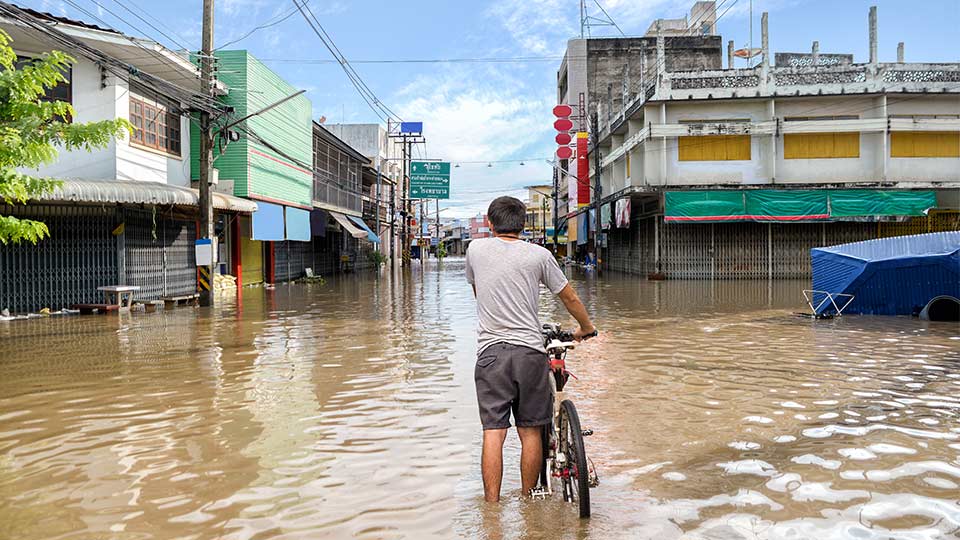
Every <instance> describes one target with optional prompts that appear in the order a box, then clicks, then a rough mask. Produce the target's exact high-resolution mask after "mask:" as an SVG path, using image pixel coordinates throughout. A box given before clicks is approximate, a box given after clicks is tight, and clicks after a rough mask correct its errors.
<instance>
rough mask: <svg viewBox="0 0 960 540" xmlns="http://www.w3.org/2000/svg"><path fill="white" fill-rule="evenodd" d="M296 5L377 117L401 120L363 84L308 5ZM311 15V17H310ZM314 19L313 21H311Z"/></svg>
mask: <svg viewBox="0 0 960 540" xmlns="http://www.w3.org/2000/svg"><path fill="white" fill-rule="evenodd" d="M293 3H294V5H296V6H297V9H299V10H300V13H301V15H303V18H304V20H306V21H307V24H308V25H310V29H311V30H313V32H314V34H316V35H317V37H318V38H320V41H321V42H322V43H323V45H324V47H326V48H327V50H328V51H329V52H330V54H332V55H333V57H334V58H335V59H336V60H337V62H338V63H339V64H340V67H341V69H343V72H344V73H345V74H346V75H347V78H348V79H350V83H351V84H353V87H354V88H356V90H357V92H359V93H360V96H361V97H362V98H363V100H364V101H365V102H366V103H367V106H368V107H370V110H372V111H373V112H374V114H376V115H377V117H378V118H380V120H382V121H386V120H387V118H391V119H395V120H401V119H400V117H399V116H398V115H396V114H395V113H394V112H393V111H391V110H390V109H389V107H387V106H386V105H384V104H383V102H381V101H380V99H379V98H377V96H376V94H374V93H373V91H372V90H370V87H369V86H367V85H366V83H364V82H363V79H361V78H360V75H359V74H358V73H357V72H356V71H355V70H354V69H353V66H351V65H350V62H348V61H347V59H346V57H345V56H343V53H342V52H340V49H339V48H337V46H336V44H335V43H334V42H333V40H332V39H331V38H330V36H329V34H327V32H326V30H324V28H323V25H321V24H320V21H318V20H317V18H316V16H315V15H314V14H313V11H311V10H310V7H309V6H307V5H306V2H304V3H303V4H301V3H300V2H299V1H298V0H293ZM308 13H309V16H308ZM311 19H312V20H311Z"/></svg>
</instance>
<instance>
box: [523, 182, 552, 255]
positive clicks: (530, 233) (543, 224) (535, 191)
mask: <svg viewBox="0 0 960 540" xmlns="http://www.w3.org/2000/svg"><path fill="white" fill-rule="evenodd" d="M526 205H527V220H526V225H525V227H524V230H523V234H524V236H525V237H526V238H527V239H528V240H530V241H532V242H535V243H537V244H541V245H545V244H547V243H550V242H552V241H553V186H550V185H539V186H527V200H526Z"/></svg>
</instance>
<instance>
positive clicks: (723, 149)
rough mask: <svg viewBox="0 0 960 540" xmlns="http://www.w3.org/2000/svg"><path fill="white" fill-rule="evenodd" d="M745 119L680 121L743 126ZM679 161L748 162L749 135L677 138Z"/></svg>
mask: <svg viewBox="0 0 960 540" xmlns="http://www.w3.org/2000/svg"><path fill="white" fill-rule="evenodd" d="M747 122H749V120H746V119H734V120H731V119H720V120H681V121H680V123H681V124H743V123H747ZM677 152H678V159H679V160H680V161H750V135H690V136H682V137H677Z"/></svg>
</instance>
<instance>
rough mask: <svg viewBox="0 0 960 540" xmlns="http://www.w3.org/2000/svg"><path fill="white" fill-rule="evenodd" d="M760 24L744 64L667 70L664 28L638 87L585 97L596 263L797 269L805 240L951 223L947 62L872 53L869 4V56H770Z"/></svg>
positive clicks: (735, 274)
mask: <svg viewBox="0 0 960 540" xmlns="http://www.w3.org/2000/svg"><path fill="white" fill-rule="evenodd" d="M762 21H763V22H762V54H761V56H760V58H758V59H757V60H759V61H758V62H757V64H756V65H755V66H753V67H747V68H736V69H735V68H731V67H729V64H730V61H732V58H733V55H732V47H730V48H729V50H730V53H731V54H730V55H729V59H728V68H727V69H710V70H697V71H668V70H667V69H666V65H667V62H664V40H665V38H664V36H663V34H662V32H661V33H660V35H658V36H656V38H655V49H654V50H655V52H656V58H657V59H656V60H655V61H654V62H653V66H654V69H653V71H652V72H651V73H649V74H647V75H646V76H644V78H643V80H644V85H643V87H642V88H638V89H637V90H636V91H629V90H627V87H626V86H624V87H623V88H624V89H625V90H624V92H623V93H622V94H621V93H619V92H609V91H608V93H607V95H608V96H611V95H617V99H616V100H614V99H609V98H608V99H599V100H598V103H597V104H596V105H597V107H596V110H597V112H598V123H599V133H594V134H593V136H594V140H595V141H598V144H595V145H594V146H593V150H597V149H598V150H599V152H600V157H601V159H600V160H599V166H600V169H599V174H600V184H601V187H602V199H601V201H600V202H601V203H602V206H607V205H609V206H610V207H611V211H608V212H601V215H606V216H611V215H612V216H616V219H606V220H604V223H602V226H603V227H604V228H605V229H607V232H608V234H606V235H601V236H600V237H601V246H602V251H601V253H602V255H601V258H602V260H603V264H604V265H605V266H606V267H608V268H610V269H615V270H621V271H626V272H631V273H637V274H650V273H658V274H664V275H665V276H666V277H668V278H708V279H709V278H727V279H729V278H734V279H739V278H802V277H808V276H809V275H810V261H809V253H810V248H812V247H816V246H823V245H832V244H839V243H843V242H850V241H857V240H864V239H869V238H877V237H883V236H894V235H902V234H913V233H921V232H932V231H940V230H956V229H958V228H960V214H958V209H960V200H958V193H960V64H956V63H951V64H931V63H923V62H914V63H910V62H906V61H905V58H904V56H905V55H904V46H903V44H901V45H900V47H899V51H898V54H897V61H896V62H880V61H879V58H878V51H877V41H876V35H877V18H876V9H875V8H871V10H870V16H869V23H868V24H865V25H864V26H863V28H864V30H866V31H868V33H869V36H870V38H869V51H870V53H869V59H867V61H866V62H856V61H855V60H854V58H853V56H852V55H849V54H822V53H820V52H819V50H818V46H817V44H816V42H814V45H813V47H812V49H811V51H810V52H805V53H795V54H793V53H788V54H784V53H781V54H777V55H776V57H774V56H773V55H771V54H770V50H769V46H768V45H767V43H768V34H767V16H766V14H764V15H763V18H762ZM891 52H892V51H891ZM891 56H892V54H891ZM720 60H721V59H720V58H718V59H717V61H720ZM590 165H591V168H593V169H594V170H593V171H592V173H596V161H595V154H594V153H593V152H591V154H590ZM591 178H594V176H593V175H591ZM585 210H586V209H585V208H582V209H578V210H577V211H575V212H574V213H575V214H576V213H581V212H584V211H585ZM581 232H582V231H581ZM589 234H590V237H591V238H594V237H595V232H594V231H592V230H591V231H590V233H589ZM581 236H582V234H581ZM604 239H606V240H604ZM581 240H584V241H585V239H583V238H581ZM604 243H606V246H603V244H604Z"/></svg>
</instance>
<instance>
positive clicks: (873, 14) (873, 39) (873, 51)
mask: <svg viewBox="0 0 960 540" xmlns="http://www.w3.org/2000/svg"><path fill="white" fill-rule="evenodd" d="M870 63H871V64H876V63H877V6H870Z"/></svg>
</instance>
